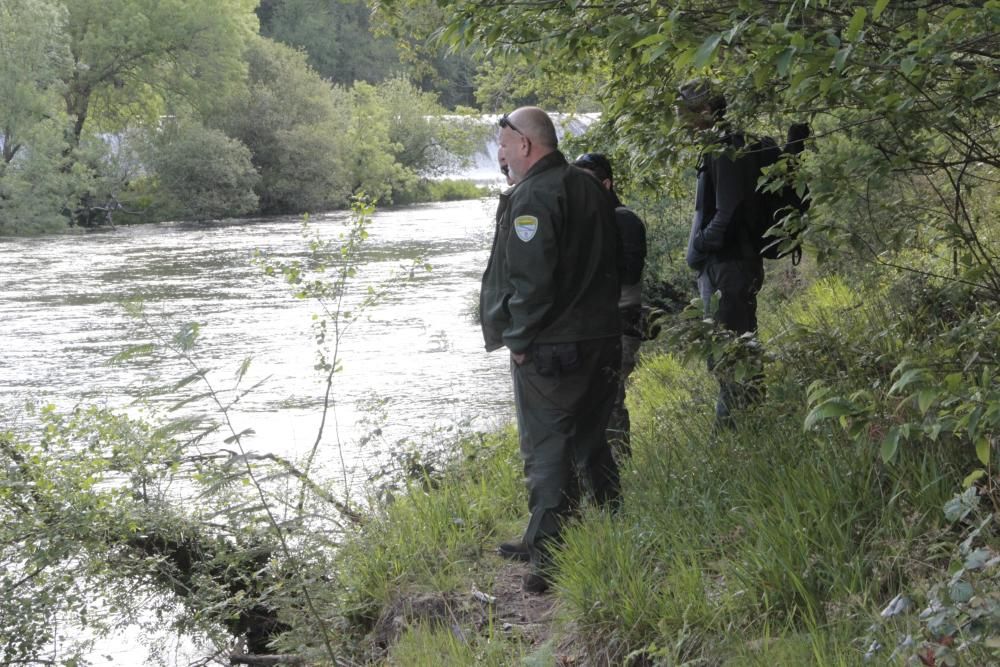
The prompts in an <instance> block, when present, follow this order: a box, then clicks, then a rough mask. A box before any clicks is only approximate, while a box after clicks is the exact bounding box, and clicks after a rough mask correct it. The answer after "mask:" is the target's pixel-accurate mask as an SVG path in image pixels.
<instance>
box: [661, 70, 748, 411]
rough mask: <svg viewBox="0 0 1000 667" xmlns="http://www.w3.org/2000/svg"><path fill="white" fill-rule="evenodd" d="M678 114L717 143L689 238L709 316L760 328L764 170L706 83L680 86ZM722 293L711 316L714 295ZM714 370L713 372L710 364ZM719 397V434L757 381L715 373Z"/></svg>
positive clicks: (703, 170) (738, 329) (733, 326)
mask: <svg viewBox="0 0 1000 667" xmlns="http://www.w3.org/2000/svg"><path fill="white" fill-rule="evenodd" d="M677 111H678V115H679V116H680V118H681V120H682V122H683V123H685V124H686V125H687V126H688V127H689V128H691V129H693V130H696V131H699V132H700V133H702V135H703V136H705V137H708V139H709V142H710V143H711V144H712V145H711V146H709V147H708V148H707V149H706V151H705V152H704V153H703V154H702V157H701V161H700V163H699V166H698V186H697V194H696V199H695V214H694V220H693V221H692V224H691V234H690V236H689V238H688V248H687V263H688V266H690V267H691V268H692V269H694V270H695V271H697V272H698V291H699V294H700V296H701V298H702V300H703V301H704V303H705V312H706V314H708V315H712V316H713V317H714V318H715V320H716V322H718V323H719V324H720V325H721V326H723V327H725V328H726V329H729V330H730V331H732V332H733V333H735V334H744V333H747V332H752V331H756V330H757V292H758V291H760V288H761V285H762V284H763V282H764V262H763V259H762V257H761V255H760V249H759V247H758V240H757V239H755V238H753V230H754V229H755V228H756V226H755V225H754V221H755V220H756V216H758V215H759V211H757V210H756V208H755V207H756V206H757V205H758V202H759V198H758V197H757V196H756V194H755V192H756V189H757V180H758V178H759V177H760V169H759V167H758V166H757V163H756V161H755V160H754V159H753V156H751V155H749V154H747V153H746V152H744V148H745V145H746V139H745V137H744V135H743V134H742V133H740V132H737V131H734V130H733V129H732V128H730V127H729V125H728V123H727V122H726V120H725V113H726V99H725V97H724V96H723V95H722V94H721V93H719V92H717V91H715V90H714V89H713V87H712V85H711V84H710V83H709V82H708V81H704V80H698V81H693V82H690V83H687V84H685V85H683V86H681V88H680V90H679V98H678V102H677ZM716 292H718V293H719V301H718V309H717V310H716V311H715V312H714V313H712V312H711V309H710V303H711V299H712V295H713V294H715V293H716ZM709 366H710V367H713V366H714V364H713V363H712V361H710V362H709ZM715 370H716V371H717V377H718V380H719V397H718V400H717V401H716V406H715V415H716V427H717V428H729V427H732V426H733V415H732V413H733V411H734V410H738V409H740V408H745V407H747V406H748V405H749V404H751V403H752V402H753V401H754V400H755V398H756V397H757V396H759V390H758V389H757V388H756V387H755V384H756V382H755V381H756V380H759V379H754V380H751V381H750V382H744V383H740V382H736V381H734V380H733V379H731V378H730V377H728V374H727V373H725V372H719V371H720V370H721V369H718V368H716V369H715Z"/></svg>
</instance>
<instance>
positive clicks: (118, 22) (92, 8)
mask: <svg viewBox="0 0 1000 667" xmlns="http://www.w3.org/2000/svg"><path fill="white" fill-rule="evenodd" d="M255 4H256V3H255V2H254V0H219V1H218V2H211V3H207V2H200V1H198V0H156V1H153V0H148V1H146V0H143V1H137V0H71V1H68V2H66V3H65V5H66V8H67V9H68V11H69V21H68V24H67V28H68V33H69V38H70V49H71V51H72V56H73V68H72V70H71V73H70V76H69V79H68V80H67V82H66V84H67V89H66V93H65V98H66V111H67V113H69V114H70V116H71V117H73V118H74V119H75V123H74V130H73V135H74V136H75V137H76V138H77V139H79V138H80V135H81V133H82V131H83V129H84V127H85V125H86V123H87V121H88V119H90V118H91V117H93V120H94V121H95V122H96V123H97V126H98V127H100V128H101V129H103V130H106V131H108V130H116V129H120V128H121V127H123V126H124V124H125V123H126V122H127V121H128V120H132V119H137V118H142V119H146V120H153V119H155V118H156V117H157V116H158V115H159V114H162V113H164V112H165V111H167V110H168V108H167V104H168V100H169V101H170V103H172V104H173V105H177V104H179V103H180V102H181V101H182V100H190V101H191V102H194V103H197V100H198V99H199V98H205V97H210V96H213V95H217V94H218V93H219V92H221V91H224V90H226V89H227V88H231V87H232V86H233V85H234V84H237V85H238V83H239V82H240V80H241V79H242V72H243V70H244V67H245V66H244V64H243V61H242V58H241V56H242V53H243V48H244V44H245V42H246V40H247V39H248V38H249V37H250V36H251V35H253V34H254V33H255V32H256V30H257V22H256V21H257V20H256V16H255V15H254V13H253V8H254V6H255Z"/></svg>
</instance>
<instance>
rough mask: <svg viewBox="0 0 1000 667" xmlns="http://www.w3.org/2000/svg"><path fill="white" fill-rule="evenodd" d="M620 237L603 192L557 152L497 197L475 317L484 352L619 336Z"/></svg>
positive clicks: (610, 207) (613, 215)
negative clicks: (492, 229)
mask: <svg viewBox="0 0 1000 667" xmlns="http://www.w3.org/2000/svg"><path fill="white" fill-rule="evenodd" d="M618 244H619V240H618V234H617V230H616V228H615V209H614V204H613V203H612V200H611V198H610V197H609V196H608V193H607V191H606V190H604V188H603V187H601V185H600V184H599V183H598V182H597V181H596V180H595V179H594V178H593V177H591V176H590V175H589V174H587V173H586V172H584V171H583V170H581V169H578V168H576V167H573V166H570V165H569V164H567V163H566V158H565V157H563V154H562V153H560V152H559V151H554V152H553V153H550V154H549V155H546V156H545V157H543V158H542V159H541V160H539V161H538V162H537V163H535V165H534V166H533V167H532V168H531V169H530V170H529V171H528V173H527V175H526V176H525V178H524V180H522V181H521V182H520V183H518V184H517V185H516V186H515V187H514V188H513V189H512V190H511V191H510V192H509V193H507V194H503V195H500V207H499V209H498V210H497V229H496V236H495V237H494V239H493V251H492V252H491V254H490V261H489V263H488V264H487V266H486V272H485V273H484V274H483V286H482V291H481V292H480V297H479V299H480V301H479V313H480V322H481V324H482V327H483V338H484V340H485V341H486V349H487V350H495V349H497V348H499V347H502V346H504V345H506V346H507V348H508V349H509V350H510V351H511V352H515V353H521V352H527V351H528V350H529V348H530V347H531V345H532V344H534V343H569V342H575V341H581V340H589V339H593V338H605V337H611V336H618V335H620V334H621V324H620V322H619V317H618V294H619V287H618V266H617V264H618V261H619V260H618V257H619V254H620V249H619V246H618Z"/></svg>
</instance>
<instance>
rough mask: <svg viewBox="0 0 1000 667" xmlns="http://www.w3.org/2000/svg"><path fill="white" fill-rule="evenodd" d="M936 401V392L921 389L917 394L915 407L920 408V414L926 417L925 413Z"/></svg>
mask: <svg viewBox="0 0 1000 667" xmlns="http://www.w3.org/2000/svg"><path fill="white" fill-rule="evenodd" d="M937 399H938V392H937V391H935V390H933V389H921V390H920V391H918V392H917V407H919V408H920V414H922V415H926V414H927V411H928V410H930V409H931V406H932V405H934V402H935V401H937Z"/></svg>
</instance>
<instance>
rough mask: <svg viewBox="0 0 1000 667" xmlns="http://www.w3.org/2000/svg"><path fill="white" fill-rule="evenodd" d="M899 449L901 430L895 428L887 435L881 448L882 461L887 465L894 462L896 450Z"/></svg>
mask: <svg viewBox="0 0 1000 667" xmlns="http://www.w3.org/2000/svg"><path fill="white" fill-rule="evenodd" d="M898 449H899V428H898V427H896V426H893V427H892V428H890V429H889V432H888V433H886V435H885V438H883V439H882V446H881V447H880V448H879V455H880V456H881V457H882V460H883V461H885V462H886V463H889V462H890V461H892V459H893V458H894V457H895V456H896V450H898Z"/></svg>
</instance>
